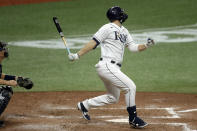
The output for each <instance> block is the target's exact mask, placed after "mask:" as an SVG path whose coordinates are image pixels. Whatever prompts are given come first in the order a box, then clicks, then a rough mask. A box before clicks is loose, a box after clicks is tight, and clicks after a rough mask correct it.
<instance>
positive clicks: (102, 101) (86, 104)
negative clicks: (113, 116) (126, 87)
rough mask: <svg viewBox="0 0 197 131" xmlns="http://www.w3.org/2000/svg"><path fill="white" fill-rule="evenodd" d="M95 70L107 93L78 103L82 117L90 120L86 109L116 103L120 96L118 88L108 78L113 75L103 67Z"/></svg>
mask: <svg viewBox="0 0 197 131" xmlns="http://www.w3.org/2000/svg"><path fill="white" fill-rule="evenodd" d="M97 72H98V75H99V76H100V78H101V80H102V81H103V83H104V85H105V88H106V89H107V93H106V94H104V95H100V96H97V97H94V98H91V99H86V100H84V101H82V102H79V103H78V105H77V106H78V109H79V110H80V111H81V112H82V114H83V117H84V118H85V119H86V120H90V116H89V114H88V110H89V109H90V108H92V107H98V106H104V105H106V104H114V103H117V102H118V100H119V96H120V89H119V88H117V87H116V86H114V85H113V84H112V82H111V81H109V80H108V78H109V77H113V75H112V74H111V73H109V71H108V70H106V68H105V67H104V68H97Z"/></svg>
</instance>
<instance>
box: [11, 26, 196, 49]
mask: <svg viewBox="0 0 197 131" xmlns="http://www.w3.org/2000/svg"><path fill="white" fill-rule="evenodd" d="M130 32H133V33H132V36H133V39H134V41H136V43H145V42H146V40H147V38H148V37H151V38H153V39H154V40H155V41H156V42H157V43H183V42H195V41H197V24H194V25H186V26H176V27H168V28H156V29H145V30H136V31H130ZM91 37H92V34H88V35H75V36H66V40H67V44H68V47H69V48H70V49H80V48H82V47H83V46H84V44H85V43H87V42H88V41H89V40H90V39H91ZM9 44H10V45H15V46H26V47H36V48H52V49H65V46H64V44H63V42H62V40H61V39H51V40H34V41H11V42H9Z"/></svg>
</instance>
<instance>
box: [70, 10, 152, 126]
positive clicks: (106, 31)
mask: <svg viewBox="0 0 197 131" xmlns="http://www.w3.org/2000/svg"><path fill="white" fill-rule="evenodd" d="M106 15H107V18H108V19H109V21H110V23H108V24H105V25H103V26H102V27H101V28H100V29H99V30H98V31H97V32H96V33H95V34H94V35H93V38H92V40H91V41H90V42H89V43H87V44H86V45H85V46H84V47H83V48H82V49H81V50H79V51H78V52H77V53H75V54H73V53H71V54H69V55H68V57H69V60H71V61H74V60H77V59H79V58H80V57H81V56H82V55H84V54H86V53H87V52H89V51H90V50H92V49H95V48H96V47H97V46H98V45H100V46H101V58H100V60H99V62H98V63H97V64H96V65H95V67H96V70H97V73H98V76H99V77H100V79H101V80H102V81H103V83H104V85H105V88H106V89H107V93H106V94H104V95H101V96H97V97H94V98H91V99H86V100H84V101H82V102H79V103H78V104H77V107H78V109H79V110H80V111H81V112H82V114H83V117H84V118H85V119H86V120H90V116H89V114H88V110H89V109H91V108H92V107H99V106H104V105H107V104H114V103H117V102H118V100H119V96H120V91H123V92H124V94H125V101H126V106H127V111H128V114H129V124H130V125H131V126H133V127H134V128H143V127H145V126H147V125H148V124H147V123H146V122H145V121H143V120H142V119H140V118H139V117H138V116H137V113H136V104H135V95H136V85H135V83H134V82H133V81H132V80H131V79H130V78H129V77H128V76H126V75H125V74H124V73H123V72H121V70H120V69H121V66H122V62H123V56H124V49H125V47H127V48H128V49H129V50H130V51H131V52H138V51H143V50H145V49H147V48H148V47H151V46H152V45H154V41H153V40H152V39H150V38H149V39H148V40H147V43H145V44H135V42H134V41H133V39H132V37H131V35H130V34H129V32H128V30H127V29H126V28H125V27H124V26H122V23H123V22H125V20H126V19H127V18H128V15H127V14H126V13H125V12H124V10H123V9H121V8H120V7H118V6H114V7H111V8H110V9H108V11H107V14H106Z"/></svg>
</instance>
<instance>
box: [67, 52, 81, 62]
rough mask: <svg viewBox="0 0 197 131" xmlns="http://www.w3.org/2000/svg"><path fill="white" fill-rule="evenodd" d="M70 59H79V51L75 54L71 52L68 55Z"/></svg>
mask: <svg viewBox="0 0 197 131" xmlns="http://www.w3.org/2000/svg"><path fill="white" fill-rule="evenodd" d="M68 59H69V60H70V61H74V60H78V59H79V55H78V54H77V53H75V54H73V53H70V54H69V55H68Z"/></svg>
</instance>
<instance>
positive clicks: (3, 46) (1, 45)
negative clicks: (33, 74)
mask: <svg viewBox="0 0 197 131" xmlns="http://www.w3.org/2000/svg"><path fill="white" fill-rule="evenodd" d="M7 45H8V44H7V43H5V42H2V41H0V51H4V57H6V58H7V57H8V56H9V53H8V48H7V47H6V46H7Z"/></svg>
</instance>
